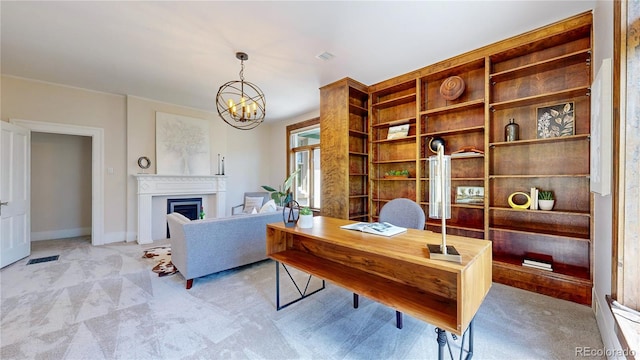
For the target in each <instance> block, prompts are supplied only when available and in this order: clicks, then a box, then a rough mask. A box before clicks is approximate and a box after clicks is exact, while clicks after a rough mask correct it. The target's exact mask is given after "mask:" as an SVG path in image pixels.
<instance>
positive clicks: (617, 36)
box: [611, 0, 625, 299]
mask: <svg viewBox="0 0 640 360" xmlns="http://www.w3.org/2000/svg"><path fill="white" fill-rule="evenodd" d="M622 6H623V5H622V1H620V0H615V1H614V5H613V85H612V90H613V94H612V101H613V119H612V122H613V124H612V126H613V127H612V134H613V139H612V143H611V146H612V147H613V149H612V157H613V164H612V166H613V169H612V170H613V171H612V172H613V179H612V181H611V186H612V188H611V196H612V208H613V209H612V226H611V242H612V244H611V297H612V298H613V299H617V298H618V242H619V241H618V236H619V229H618V226H619V225H620V217H619V214H620V208H619V207H620V200H619V191H620V183H619V182H620V174H619V172H620V104H621V103H620V86H621V83H620V76H621V73H620V72H621V67H620V64H621V60H622V59H621V58H622V54H621V52H622V47H623V46H624V44H625V41H622V26H623V24H622Z"/></svg>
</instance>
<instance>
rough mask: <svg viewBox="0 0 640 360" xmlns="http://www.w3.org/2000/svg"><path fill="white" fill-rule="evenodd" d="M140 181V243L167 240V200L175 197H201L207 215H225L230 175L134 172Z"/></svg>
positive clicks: (211, 216) (138, 235) (213, 216)
mask: <svg viewBox="0 0 640 360" xmlns="http://www.w3.org/2000/svg"><path fill="white" fill-rule="evenodd" d="M133 176H134V177H135V178H136V180H137V182H138V234H137V240H138V243H139V244H151V243H153V240H155V239H158V240H161V239H164V238H165V235H166V232H165V231H164V228H165V226H166V224H167V218H166V217H167V215H166V212H167V200H168V199H170V198H171V199H176V198H180V197H182V198H195V197H200V198H201V199H202V205H201V206H203V207H204V211H205V212H206V213H207V217H208V218H210V219H212V218H220V217H223V216H225V214H226V211H227V207H226V201H225V199H226V194H227V177H226V176H222V175H206V176H205V175H192V176H185V175H156V174H135V175H133Z"/></svg>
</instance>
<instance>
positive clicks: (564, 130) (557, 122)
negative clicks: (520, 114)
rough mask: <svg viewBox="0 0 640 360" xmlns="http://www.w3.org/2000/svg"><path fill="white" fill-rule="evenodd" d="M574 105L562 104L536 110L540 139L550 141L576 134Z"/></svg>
mask: <svg viewBox="0 0 640 360" xmlns="http://www.w3.org/2000/svg"><path fill="white" fill-rule="evenodd" d="M574 105H575V104H574V103H573V102H568V103H562V104H557V105H551V106H543V107H539V108H536V115H537V117H536V118H537V119H538V130H537V134H538V139H548V138H554V137H560V136H571V135H573V134H575V111H574V110H575V109H574Z"/></svg>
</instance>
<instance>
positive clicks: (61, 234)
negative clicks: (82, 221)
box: [31, 227, 91, 241]
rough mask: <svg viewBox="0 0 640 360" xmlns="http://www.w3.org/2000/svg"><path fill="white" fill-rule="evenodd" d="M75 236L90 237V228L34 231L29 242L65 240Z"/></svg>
mask: <svg viewBox="0 0 640 360" xmlns="http://www.w3.org/2000/svg"><path fill="white" fill-rule="evenodd" d="M77 236H91V227H83V228H75V229H63V230H50V231H34V232H32V233H31V241H43V240H54V239H65V238H70V237H77Z"/></svg>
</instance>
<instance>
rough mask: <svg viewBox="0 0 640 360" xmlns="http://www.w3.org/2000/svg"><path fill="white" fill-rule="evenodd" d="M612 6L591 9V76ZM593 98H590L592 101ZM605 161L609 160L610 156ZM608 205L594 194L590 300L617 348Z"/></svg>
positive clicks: (603, 48)
mask: <svg viewBox="0 0 640 360" xmlns="http://www.w3.org/2000/svg"><path fill="white" fill-rule="evenodd" d="M613 6H614V3H613V2H612V1H598V2H597V5H596V8H595V9H594V21H593V22H594V32H593V34H594V55H593V66H594V68H593V75H594V77H595V74H597V73H598V70H599V69H600V66H601V64H602V60H603V59H606V58H611V59H613V46H614V44H613V26H614V24H613ZM595 100H596V99H592V101H595ZM609 161H610V162H612V161H613V159H610V160H609ZM612 183H613V182H612ZM612 206H613V200H612V196H611V195H608V196H600V195H599V194H594V236H593V260H594V264H593V271H594V289H593V300H594V303H595V304H594V308H595V310H596V320H597V321H598V327H599V328H600V334H601V336H602V341H603V343H604V345H605V347H606V348H608V349H621V347H620V344H619V342H618V339H617V337H616V335H615V333H614V330H613V316H612V315H611V311H609V309H608V305H607V301H606V299H605V295H610V294H611V253H612V234H611V231H612V224H613V208H612Z"/></svg>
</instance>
